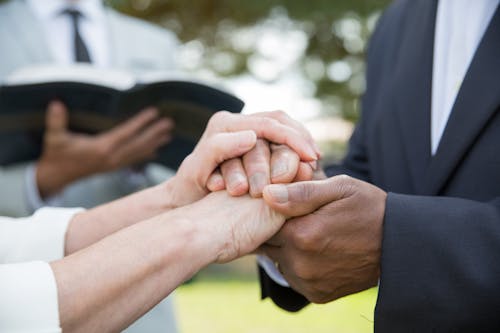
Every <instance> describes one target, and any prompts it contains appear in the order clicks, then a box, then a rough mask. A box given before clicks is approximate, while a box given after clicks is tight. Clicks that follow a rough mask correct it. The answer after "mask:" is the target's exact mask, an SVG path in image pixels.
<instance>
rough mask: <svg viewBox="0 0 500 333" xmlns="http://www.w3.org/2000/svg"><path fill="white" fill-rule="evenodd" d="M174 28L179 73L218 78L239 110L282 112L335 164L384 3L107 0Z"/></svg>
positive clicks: (355, 111)
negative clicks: (300, 124) (237, 102)
mask: <svg viewBox="0 0 500 333" xmlns="http://www.w3.org/2000/svg"><path fill="white" fill-rule="evenodd" d="M108 3H109V4H110V5H111V6H113V7H114V8H116V9H118V10H120V11H122V12H124V13H126V14H129V15H132V16H136V17H140V18H142V19H146V20H149V21H152V22H155V23H157V24H159V25H161V26H163V27H165V28H167V29H170V30H172V31H174V32H175V33H176V34H177V36H178V38H179V39H180V40H181V42H182V44H183V45H182V48H181V51H180V53H179V62H180V65H181V66H182V69H183V70H185V71H188V72H190V73H192V74H194V75H197V76H199V77H202V78H204V79H208V80H222V81H221V82H223V84H224V85H225V86H226V87H228V88H230V90H232V91H233V92H234V93H236V94H237V95H238V96H239V97H240V98H242V99H244V100H245V102H246V107H245V111H244V112H249V113H250V112H257V111H269V110H276V109H280V110H285V111H286V112H288V113H289V114H290V115H291V116H292V117H294V118H295V119H298V120H300V121H302V122H303V123H305V124H306V126H307V127H308V128H309V129H310V130H311V131H312V133H313V135H314V136H315V139H316V140H318V141H319V142H320V143H321V147H322V148H323V150H324V153H325V154H326V156H325V159H327V160H329V159H338V158H339V157H341V156H342V154H343V148H344V143H345V141H346V140H347V139H348V138H349V136H350V134H351V131H352V123H353V122H354V121H356V119H357V117H358V112H359V97H360V96H361V95H362V94H363V91H364V89H365V79H364V70H365V63H364V55H365V50H366V46H367V42H368V39H369V37H370V35H371V33H372V32H373V29H374V28H375V25H376V22H377V19H378V18H379V16H380V15H381V13H382V11H383V9H384V8H385V7H386V6H387V4H388V3H389V1H388V0H310V1H307V0H266V1H245V0H190V1H183V0H108Z"/></svg>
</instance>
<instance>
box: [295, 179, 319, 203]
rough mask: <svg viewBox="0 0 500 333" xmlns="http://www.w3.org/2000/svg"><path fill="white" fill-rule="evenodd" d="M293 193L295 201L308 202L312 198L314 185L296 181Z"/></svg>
mask: <svg viewBox="0 0 500 333" xmlns="http://www.w3.org/2000/svg"><path fill="white" fill-rule="evenodd" d="M294 192H295V193H294V194H295V195H294V196H293V198H294V201H296V202H309V201H311V200H313V199H314V192H315V189H314V186H312V185H311V184H308V183H305V182H302V183H297V184H296V186H295V191H294Z"/></svg>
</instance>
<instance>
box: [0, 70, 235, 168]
mask: <svg viewBox="0 0 500 333" xmlns="http://www.w3.org/2000/svg"><path fill="white" fill-rule="evenodd" d="M55 99H57V100H60V101H62V102H63V103H64V104H65V105H66V106H67V107H68V110H69V111H70V112H69V125H70V129H71V130H73V131H77V132H83V133H98V132H101V131H104V130H108V129H110V128H112V127H114V126H116V125H117V124H119V123H121V122H123V121H124V120H126V119H128V118H130V117H131V116H133V115H134V114H136V113H137V112H139V111H140V110H142V109H143V108H145V107H148V106H156V107H158V109H159V110H160V115H161V116H165V117H170V118H172V119H173V120H174V122H175V131H174V139H173V140H172V141H171V142H170V143H169V144H168V145H167V146H166V147H164V148H161V149H160V151H159V152H158V159H157V162H159V163H162V164H164V165H167V166H169V167H172V168H177V167H178V166H179V164H180V162H182V160H183V159H184V157H186V156H187V155H188V154H189V153H190V152H191V151H192V149H193V148H194V146H195V144H196V142H197V141H198V139H199V138H200V137H201V135H202V133H203V130H204V129H205V127H206V124H207V122H208V120H209V119H210V117H211V116H212V114H213V113H215V112H217V111H220V110H226V111H230V112H240V111H241V110H242V108H243V106H244V103H243V101H241V100H240V99H239V98H237V97H235V96H233V95H232V94H230V93H228V92H226V91H224V90H222V89H220V88H215V87H212V86H209V85H207V84H204V83H201V82H197V81H193V80H190V79H187V78H186V77H183V76H180V75H174V74H172V73H156V74H154V75H148V76H143V77H140V78H137V77H135V76H134V75H132V74H130V73H127V72H123V71H114V70H113V71H111V70H103V69H99V68H95V67H92V66H90V65H75V66H68V67H55V66H42V67H30V68H24V69H21V70H19V71H17V72H15V73H13V74H12V75H10V76H9V77H8V78H7V79H6V80H5V81H4V82H3V83H2V85H1V86H0V165H4V166H6V165H11V164H14V163H19V162H24V161H29V160H34V159H37V158H38V157H39V155H40V152H41V142H42V136H43V129H44V125H45V123H44V117H45V111H46V107H47V105H48V103H49V102H50V101H52V100H55Z"/></svg>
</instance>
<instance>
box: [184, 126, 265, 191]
mask: <svg viewBox="0 0 500 333" xmlns="http://www.w3.org/2000/svg"><path fill="white" fill-rule="evenodd" d="M256 143H257V135H256V134H255V132H254V131H240V132H225V133H218V134H215V135H213V136H211V137H210V138H205V139H202V140H201V141H200V143H199V144H198V145H197V146H196V148H195V150H194V152H193V153H192V154H191V155H190V157H189V159H186V160H185V162H187V163H183V164H182V165H181V167H180V170H179V171H181V169H183V170H185V171H187V172H189V173H191V174H192V175H197V177H196V179H198V181H202V182H204V183H203V184H198V185H199V186H201V187H203V188H204V187H206V182H207V181H208V179H209V177H210V175H211V174H212V172H213V171H214V170H215V169H216V168H217V167H218V166H219V164H221V163H222V162H224V161H226V160H229V159H232V158H235V157H240V156H242V155H244V154H245V153H247V152H249V151H250V150H251V149H252V148H253V147H254V146H255V144H256ZM188 169H189V170H188ZM189 173H188V174H189Z"/></svg>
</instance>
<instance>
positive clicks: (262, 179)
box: [250, 172, 269, 194]
mask: <svg viewBox="0 0 500 333" xmlns="http://www.w3.org/2000/svg"><path fill="white" fill-rule="evenodd" d="M268 183H269V181H268V179H267V178H266V175H265V174H264V173H262V172H258V173H256V174H253V175H252V176H251V177H250V189H251V191H252V194H260V193H262V191H263V190H264V187H265V186H266V185H267V184H268Z"/></svg>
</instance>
